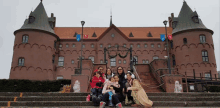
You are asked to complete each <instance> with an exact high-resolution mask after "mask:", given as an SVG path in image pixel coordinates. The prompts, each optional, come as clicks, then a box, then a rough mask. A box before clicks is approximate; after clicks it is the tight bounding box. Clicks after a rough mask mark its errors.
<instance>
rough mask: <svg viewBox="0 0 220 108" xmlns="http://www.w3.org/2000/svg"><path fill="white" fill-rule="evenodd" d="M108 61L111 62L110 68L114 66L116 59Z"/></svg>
mask: <svg viewBox="0 0 220 108" xmlns="http://www.w3.org/2000/svg"><path fill="white" fill-rule="evenodd" d="M110 61H111V64H110V66H116V58H112V59H110Z"/></svg>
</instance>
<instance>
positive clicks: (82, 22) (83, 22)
mask: <svg viewBox="0 0 220 108" xmlns="http://www.w3.org/2000/svg"><path fill="white" fill-rule="evenodd" d="M81 24H82V40H81V56H80V74H82V49H83V26H84V24H85V21H81Z"/></svg>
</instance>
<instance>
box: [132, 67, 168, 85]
mask: <svg viewBox="0 0 220 108" xmlns="http://www.w3.org/2000/svg"><path fill="white" fill-rule="evenodd" d="M133 69H134V72H135V73H136V75H137V76H138V79H139V80H140V83H141V84H142V85H145V84H144V83H142V81H141V79H140V77H139V75H138V73H137V70H136V68H135V66H133ZM163 84H164V83H163ZM163 84H160V85H159V86H155V87H149V86H148V85H145V86H147V87H148V88H157V87H160V86H162V85H163Z"/></svg>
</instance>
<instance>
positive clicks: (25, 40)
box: [22, 35, 28, 43]
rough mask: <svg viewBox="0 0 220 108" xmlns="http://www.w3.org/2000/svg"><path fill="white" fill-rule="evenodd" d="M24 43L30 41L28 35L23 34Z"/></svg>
mask: <svg viewBox="0 0 220 108" xmlns="http://www.w3.org/2000/svg"><path fill="white" fill-rule="evenodd" d="M22 43H28V36H27V35H24V36H22Z"/></svg>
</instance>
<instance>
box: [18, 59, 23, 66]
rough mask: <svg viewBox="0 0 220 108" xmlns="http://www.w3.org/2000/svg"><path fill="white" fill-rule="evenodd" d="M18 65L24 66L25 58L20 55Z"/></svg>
mask: <svg viewBox="0 0 220 108" xmlns="http://www.w3.org/2000/svg"><path fill="white" fill-rule="evenodd" d="M18 66H24V58H22V57H20V58H19V59H18Z"/></svg>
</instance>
